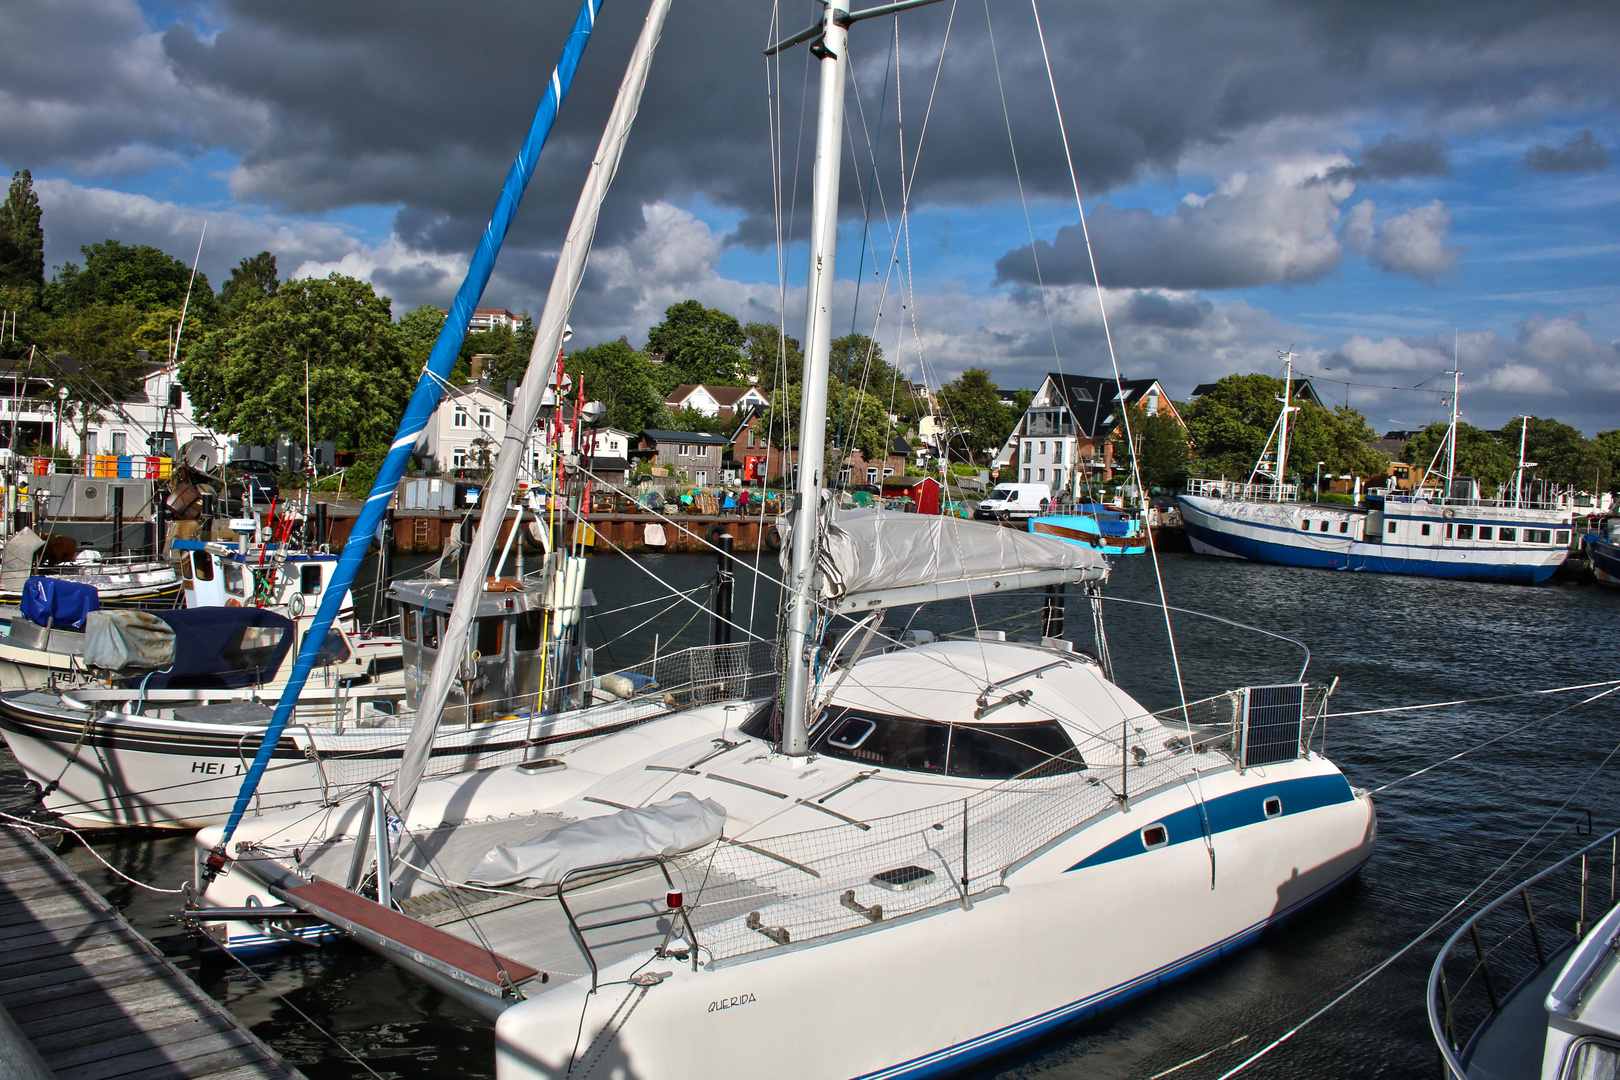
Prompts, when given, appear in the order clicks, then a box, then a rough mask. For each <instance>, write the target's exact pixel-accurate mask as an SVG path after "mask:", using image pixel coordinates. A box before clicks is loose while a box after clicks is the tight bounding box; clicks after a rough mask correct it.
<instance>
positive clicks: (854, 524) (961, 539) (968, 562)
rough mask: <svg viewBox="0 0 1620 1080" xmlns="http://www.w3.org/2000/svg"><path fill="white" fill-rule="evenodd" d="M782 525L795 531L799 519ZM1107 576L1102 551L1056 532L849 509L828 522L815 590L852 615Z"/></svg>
mask: <svg viewBox="0 0 1620 1080" xmlns="http://www.w3.org/2000/svg"><path fill="white" fill-rule="evenodd" d="M795 516H796V515H795ZM780 526H781V528H782V529H783V531H784V533H787V532H790V531H791V518H783V519H781V522H780ZM782 550H783V552H784V553H786V552H788V551H790V550H792V549H791V545H789V544H787V543H786V542H784V543H783V545H782ZM1107 577H1108V564H1107V562H1106V561H1104V559H1103V557H1102V555H1100V554H1099V553H1098V552H1096V551H1095V550H1093V549H1091V548H1087V547H1081V546H1079V545H1076V544H1070V543H1068V542H1066V541H1063V540H1059V539H1057V538H1055V537H1049V536H1038V535H1034V534H1031V533H1023V532H1018V531H1016V530H1013V529H1004V528H1002V527H1001V526H999V525H987V524H983V523H980V522H973V521H967V520H964V519H962V518H955V517H943V516H935V515H932V514H905V513H898V512H895V511H885V510H849V511H844V512H842V513H837V512H835V513H834V514H833V515H832V516H831V518H830V519H829V521H828V522H827V525H826V532H825V536H824V537H823V539H822V543H821V546H820V551H819V555H818V558H817V563H816V578H815V582H814V587H815V589H816V591H817V594H818V596H819V597H820V598H821V600H822V601H823V602H824V603H827V604H828V605H830V606H832V607H834V608H835V609H836V610H838V611H844V612H850V611H865V610H869V609H872V608H879V607H891V606H894V605H896V604H915V603H924V602H926V601H930V600H949V599H954V598H957V597H962V596H975V595H982V594H984V593H989V592H1005V591H1010V590H1013V589H1030V588H1039V587H1041V586H1043V585H1060V584H1066V583H1070V582H1082V581H1102V580H1105V579H1106V578H1107Z"/></svg>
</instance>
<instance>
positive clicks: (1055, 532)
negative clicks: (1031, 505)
mask: <svg viewBox="0 0 1620 1080" xmlns="http://www.w3.org/2000/svg"><path fill="white" fill-rule="evenodd" d="M1029 531H1030V532H1032V533H1039V534H1042V535H1046V536H1056V537H1060V538H1061V539H1064V540H1068V541H1071V542H1072V543H1076V544H1087V545H1089V546H1091V547H1094V548H1096V549H1097V550H1098V551H1100V552H1102V553H1103V554H1104V555H1110V556H1118V555H1146V554H1147V549H1148V548H1147V529H1146V528H1145V527H1144V526H1143V524H1142V518H1141V517H1140V516H1139V515H1135V514H1130V513H1127V512H1125V511H1123V510H1114V509H1111V508H1109V507H1107V506H1104V505H1103V504H1101V503H1081V504H1079V505H1078V506H1075V507H1073V509H1072V512H1071V513H1067V514H1042V515H1040V516H1038V517H1032V518H1030V519H1029Z"/></svg>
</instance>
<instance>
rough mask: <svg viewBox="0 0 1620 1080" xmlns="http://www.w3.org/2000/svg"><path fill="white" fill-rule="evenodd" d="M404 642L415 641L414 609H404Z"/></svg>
mask: <svg viewBox="0 0 1620 1080" xmlns="http://www.w3.org/2000/svg"><path fill="white" fill-rule="evenodd" d="M405 640H406V641H415V640H416V609H415V608H406V609H405Z"/></svg>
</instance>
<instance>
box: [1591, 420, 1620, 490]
mask: <svg viewBox="0 0 1620 1080" xmlns="http://www.w3.org/2000/svg"><path fill="white" fill-rule="evenodd" d="M1592 445H1593V446H1594V447H1596V448H1597V451H1598V454H1599V455H1600V463H1601V465H1602V468H1603V474H1602V476H1600V477H1599V481H1598V490H1599V491H1613V492H1615V493H1617V494H1620V428H1616V429H1615V430H1613V431H1600V432H1598V436H1597V438H1595V439H1593V440H1592Z"/></svg>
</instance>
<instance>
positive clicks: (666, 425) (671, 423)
mask: <svg viewBox="0 0 1620 1080" xmlns="http://www.w3.org/2000/svg"><path fill="white" fill-rule="evenodd" d="M738 425H739V421H737V420H736V419H734V418H733V417H730V416H719V415H715V416H706V415H704V414H703V413H702V412H699V411H698V410H697V409H694V408H692V407H691V406H690V405H688V406H685V407H683V408H680V409H671V408H668V407H666V406H665V405H664V403H663V402H662V400H660V401H659V403H658V410H657V411H656V412H654V413H653V414H652V419H651V420H649V421H648V422H647V423H646V424H644V425H642V426H643V427H650V428H658V429H660V430H663V431H697V432H707V433H708V434H710V435H730V434H731V433H732V432H733V431H735V430H737V427H738ZM613 426H614V427H618V426H619V425H617V424H615V425H613ZM624 430H626V431H640V430H641V429H640V428H625V429H624Z"/></svg>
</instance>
